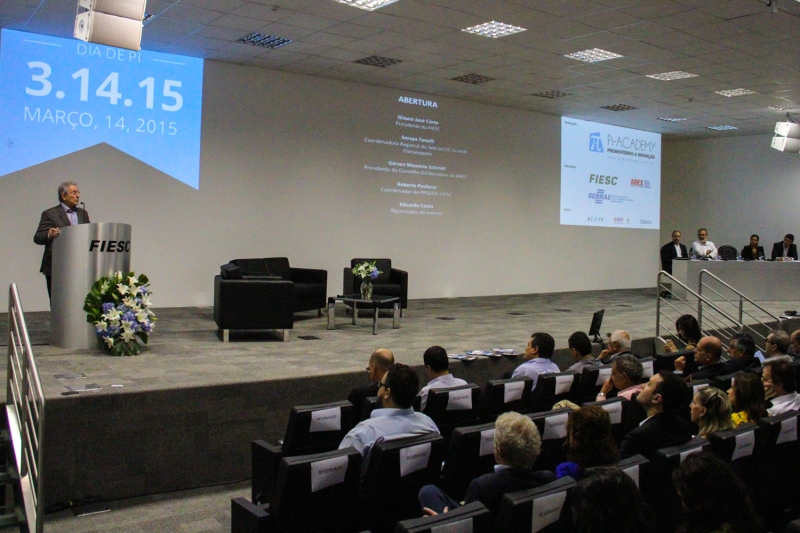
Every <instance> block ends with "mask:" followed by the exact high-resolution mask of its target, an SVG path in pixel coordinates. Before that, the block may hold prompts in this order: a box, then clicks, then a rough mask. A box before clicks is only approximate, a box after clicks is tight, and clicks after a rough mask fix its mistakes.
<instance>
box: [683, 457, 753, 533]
mask: <svg viewBox="0 0 800 533" xmlns="http://www.w3.org/2000/svg"><path fill="white" fill-rule="evenodd" d="M672 481H673V483H674V484H675V488H676V489H677V491H678V495H679V496H680V499H681V502H682V503H683V508H684V509H685V511H686V524H685V526H684V528H683V530H684V531H692V532H695V531H696V532H712V531H728V532H730V533H759V532H762V531H763V530H764V529H763V526H762V525H761V520H760V519H759V518H758V516H757V515H756V514H755V510H754V507H753V502H752V501H751V500H750V497H749V496H748V491H747V488H745V486H744V484H743V483H742V481H741V480H740V479H739V478H738V476H736V474H735V473H734V472H733V470H732V469H731V467H730V466H729V465H728V464H727V463H725V462H724V461H722V460H721V459H719V458H717V457H716V456H715V455H713V454H711V453H708V452H701V453H696V454H692V455H690V456H689V457H687V458H686V459H684V461H683V462H682V463H681V465H680V466H679V467H678V468H677V469H676V470H675V471H674V472H673V473H672Z"/></svg>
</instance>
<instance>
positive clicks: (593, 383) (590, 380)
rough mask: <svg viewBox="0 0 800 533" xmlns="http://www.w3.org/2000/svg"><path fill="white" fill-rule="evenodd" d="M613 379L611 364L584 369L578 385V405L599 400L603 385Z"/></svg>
mask: <svg viewBox="0 0 800 533" xmlns="http://www.w3.org/2000/svg"><path fill="white" fill-rule="evenodd" d="M610 377H611V364H607V365H602V366H598V365H592V366H585V367H583V372H581V379H580V382H579V383H578V393H577V397H578V401H577V402H575V403H577V404H582V403H584V402H593V401H595V400H596V399H597V395H598V394H599V393H600V389H601V388H602V387H603V383H605V381H606V380H607V379H608V378H610Z"/></svg>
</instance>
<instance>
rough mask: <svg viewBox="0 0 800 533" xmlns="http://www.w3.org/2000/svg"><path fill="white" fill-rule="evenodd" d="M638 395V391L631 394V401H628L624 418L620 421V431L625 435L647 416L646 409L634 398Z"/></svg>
mask: <svg viewBox="0 0 800 533" xmlns="http://www.w3.org/2000/svg"><path fill="white" fill-rule="evenodd" d="M638 397H639V393H638V392H637V393H635V394H633V395H631V401H630V402H629V403H628V409H627V410H626V411H625V413H624V418H623V421H622V426H623V429H622V433H623V434H624V435H627V434H628V432H630V431H632V430H634V429H636V428H638V427H639V424H641V423H642V422H643V421H644V420H645V419H646V418H647V411H645V408H644V406H643V405H642V404H640V403H639V402H638V401H637V400H636V399H637V398H638Z"/></svg>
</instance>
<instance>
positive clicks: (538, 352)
mask: <svg viewBox="0 0 800 533" xmlns="http://www.w3.org/2000/svg"><path fill="white" fill-rule="evenodd" d="M555 349H556V341H555V340H553V337H551V336H550V334H548V333H534V334H533V335H531V338H530V339H529V340H528V346H527V347H526V348H525V359H536V358H537V357H538V358H543V359H550V358H551V357H552V356H553V352H554V351H555Z"/></svg>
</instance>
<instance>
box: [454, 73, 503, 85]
mask: <svg viewBox="0 0 800 533" xmlns="http://www.w3.org/2000/svg"><path fill="white" fill-rule="evenodd" d="M452 79H453V80H454V81H463V82H464V83H471V84H472V85H478V84H479V83H486V82H487V81H492V80H493V79H494V78H490V77H489V76H481V75H480V74H464V75H463V76H456V77H455V78H452Z"/></svg>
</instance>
